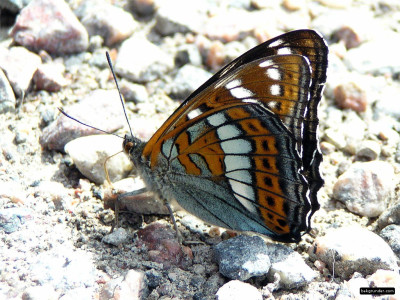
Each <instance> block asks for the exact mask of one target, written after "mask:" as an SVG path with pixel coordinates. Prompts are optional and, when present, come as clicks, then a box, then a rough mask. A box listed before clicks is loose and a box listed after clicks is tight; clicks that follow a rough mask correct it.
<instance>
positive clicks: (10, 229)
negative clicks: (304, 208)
mask: <svg viewBox="0 0 400 300" xmlns="http://www.w3.org/2000/svg"><path fill="white" fill-rule="evenodd" d="M36 2H38V1H36ZM110 2H112V4H113V6H114V7H122V8H124V9H125V11H126V12H129V13H128V14H129V15H130V16H133V17H134V20H133V21H131V20H130V19H129V18H128V19H124V18H125V17H126V16H125V15H123V17H118V13H115V12H114V11H112V10H111V9H108V8H103V7H102V6H101V5H100V4H99V3H108V2H107V1H105V2H96V4H94V3H95V2H93V1H67V4H68V5H69V7H70V8H71V10H72V11H73V12H74V14H75V15H76V16H77V17H78V19H79V20H80V22H81V23H82V24H84V26H85V28H86V30H87V31H89V39H88V40H87V41H86V46H85V43H84V42H82V41H85V37H84V35H85V34H84V33H82V32H79V33H77V36H79V39H78V38H77V42H76V45H73V46H74V47H75V48H73V49H69V48H68V47H66V48H64V49H62V50H60V49H54V48H52V45H51V43H52V42H51V41H50V42H49V43H48V44H46V43H44V44H40V43H39V41H36V44H34V45H30V46H27V45H25V44H24V42H26V38H21V36H20V39H19V40H18V37H17V35H16V34H14V36H13V37H11V36H9V35H8V33H9V31H10V29H11V28H12V26H13V24H14V22H15V16H17V15H18V14H20V9H18V8H15V7H14V6H13V4H12V3H15V2H13V1H10V3H11V4H7V5H8V6H6V3H9V2H8V1H6V2H4V3H1V4H0V9H1V10H0V18H1V19H0V26H1V27H0V57H1V61H0V70H1V69H4V70H6V69H7V67H6V66H5V63H6V61H5V59H6V58H5V57H6V56H5V55H4V54H3V53H4V52H1V51H2V49H9V48H11V46H12V45H13V43H14V41H15V40H18V43H17V44H22V45H25V46H24V48H26V49H31V50H32V52H35V53H38V54H39V56H38V57H39V59H38V61H39V63H38V64H37V65H36V67H35V66H34V67H32V68H33V70H34V71H33V72H32V74H31V75H29V74H27V76H28V77H29V79H28V81H27V84H26V86H24V83H23V82H24V79H22V78H19V77H18V76H16V79H15V81H13V82H12V88H13V90H14V92H13V93H14V94H15V95H16V100H10V98H6V97H4V96H3V92H2V95H1V96H2V98H1V99H0V100H1V101H2V106H1V111H2V113H1V114H0V124H1V126H0V149H1V153H0V226H1V227H0V245H1V251H0V258H1V260H0V299H60V298H61V299H114V298H115V299H134V298H135V297H139V296H138V295H141V296H140V297H143V298H147V299H214V298H215V295H216V293H217V292H218V291H219V292H218V293H221V294H219V299H229V298H230V297H229V294H228V293H225V294H224V293H222V292H223V291H222V290H221V289H220V288H221V287H222V286H223V285H224V284H226V283H228V282H229V281H230V279H228V278H227V277H226V276H223V275H221V273H220V272H219V271H218V264H217V263H216V260H215V258H214V248H213V246H214V245H215V244H218V243H219V242H221V240H222V239H224V237H225V236H226V233H224V234H222V235H219V234H218V230H216V229H215V228H212V229H211V232H207V233H203V231H209V230H210V228H209V227H208V226H206V225H203V224H200V225H199V224H198V223H196V221H193V220H192V219H190V216H187V215H185V214H184V213H178V214H177V221H178V226H179V229H180V231H181V232H182V234H183V236H184V238H185V240H189V241H198V242H201V243H194V244H193V245H190V246H189V247H188V248H185V249H183V254H182V253H181V252H179V251H181V250H179V251H178V250H177V251H178V252H174V251H175V250H174V247H175V246H173V245H171V246H170V248H169V252H168V253H167V254H166V256H167V257H168V259H169V260H172V258H173V257H175V256H174V255H175V254H174V253H177V254H176V257H178V256H179V259H177V260H176V261H175V262H174V263H172V264H171V265H169V266H167V265H168V264H166V263H160V261H158V260H157V259H156V258H157V256H158V255H160V252H157V251H158V250H149V244H146V243H141V242H140V241H141V240H144V238H143V236H146V234H147V233H146V232H141V231H139V232H138V230H140V229H142V228H146V226H147V225H148V224H154V223H157V224H161V225H157V226H161V227H160V228H161V229H159V228H158V227H156V228H155V229H153V230H154V231H156V232H158V231H157V230H160V232H162V233H160V235H162V234H165V235H166V236H167V238H166V239H167V240H168V237H169V235H170V234H173V230H172V226H171V225H170V223H169V217H168V215H167V214H166V211H165V208H163V207H162V205H160V204H159V203H158V204H156V203H157V202H156V201H155V200H154V202H152V201H153V199H152V197H151V195H147V196H146V197H145V198H144V200H143V199H142V200H143V201H144V202H143V203H144V204H143V207H142V208H141V209H142V210H141V211H138V210H136V211H133V212H132V211H131V212H130V213H122V214H121V215H120V222H119V223H120V226H121V227H122V230H120V231H118V233H117V234H115V235H112V236H110V235H109V232H110V229H111V227H112V225H113V223H114V212H113V210H112V209H110V208H105V207H104V201H105V200H107V199H109V198H110V196H109V194H110V187H109V185H108V184H107V183H104V184H102V182H103V181H104V176H103V175H102V176H100V175H99V176H100V178H98V177H96V175H98V173H101V170H102V168H103V167H102V163H101V162H97V160H96V158H94V156H96V151H97V150H98V149H99V147H102V146H104V145H106V146H107V147H105V148H107V149H106V150H104V151H105V153H107V155H111V154H113V153H116V152H117V151H119V150H116V151H115V150H114V149H115V148H117V149H121V147H120V146H119V145H120V144H121V145H122V139H118V138H115V140H114V141H115V142H114V141H111V142H110V141H109V140H100V141H99V143H100V146H93V147H94V149H92V148H91V144H92V143H91V142H89V145H87V146H83V145H82V144H79V145H81V146H78V148H79V149H80V151H81V152H80V153H78V154H75V153H72V150H71V152H69V154H66V153H65V151H64V147H63V145H64V144H65V141H63V143H61V140H62V138H63V137H65V136H67V135H68V137H70V138H71V139H72V138H75V137H77V136H80V135H82V136H83V135H88V134H94V133H96V132H95V131H91V132H89V131H90V129H87V128H82V127H81V126H80V125H79V124H75V123H72V125H71V124H66V123H63V122H61V123H54V122H57V120H59V111H58V109H57V108H58V107H61V108H63V109H65V110H67V111H68V112H69V113H70V114H71V115H73V116H74V117H76V118H78V119H80V120H83V121H84V122H87V123H88V124H90V125H93V126H95V127H98V128H101V129H104V130H106V131H113V132H116V133H117V134H118V135H120V136H123V135H124V134H125V133H126V132H127V131H128V127H127V125H126V123H125V119H124V116H123V114H122V109H121V106H120V102H119V99H118V94H117V92H116V91H115V84H114V82H113V81H112V79H111V77H110V72H109V69H108V67H107V63H106V60H105V56H104V53H105V51H106V50H107V51H110V53H111V56H112V58H113V59H114V60H115V59H116V62H115V69H116V71H117V73H118V74H119V77H122V79H120V84H121V86H122V92H123V94H124V96H125V99H126V101H127V102H126V103H127V104H126V107H127V114H128V119H129V120H130V123H131V126H132V128H133V131H134V133H135V134H136V135H138V136H140V137H141V138H144V139H148V138H149V137H150V136H151V134H152V133H153V132H154V131H155V130H156V129H157V128H158V127H159V126H160V125H161V124H162V122H163V120H165V119H166V118H167V117H168V116H169V115H170V114H171V113H172V112H173V111H174V109H175V108H176V107H178V105H179V103H180V102H181V101H182V100H183V99H184V98H185V97H186V96H187V95H188V93H190V92H192V91H193V90H194V89H195V88H196V87H197V86H199V85H200V84H201V83H202V82H204V81H205V80H206V79H207V78H208V77H209V76H210V75H211V74H212V73H214V72H215V71H217V70H218V69H219V68H220V67H221V66H222V65H223V64H224V63H225V62H227V61H229V60H231V59H233V58H235V57H236V56H238V55H240V54H241V53H242V52H244V51H245V50H247V49H250V48H251V47H252V46H255V45H256V44H258V43H259V42H261V41H263V40H265V39H268V38H271V37H273V36H275V35H278V34H280V33H282V32H285V31H289V30H294V29H300V28H312V29H316V30H318V31H320V32H321V33H322V34H323V35H324V37H325V38H326V39H327V41H328V44H329V46H330V53H331V56H330V67H329V72H328V82H327V86H326V90H325V94H324V98H323V100H322V102H321V105H320V123H321V126H320V137H321V148H322V151H323V154H324V161H323V165H322V167H321V169H322V173H323V175H324V177H325V185H324V187H323V188H322V189H321V191H320V193H319V201H320V203H321V209H320V210H319V211H317V212H316V213H315V216H314V219H313V228H314V229H313V231H312V233H311V235H307V236H305V237H304V238H303V241H302V242H300V243H299V244H298V245H295V244H291V245H287V246H288V247H289V248H291V249H293V250H295V251H297V252H298V253H300V254H301V256H302V259H303V260H304V261H305V262H306V264H307V265H308V266H309V267H311V268H312V269H313V270H314V271H315V274H317V276H316V277H315V278H314V279H312V280H310V282H308V284H307V285H304V286H302V287H298V288H294V289H289V288H278V289H268V288H267V287H268V284H270V283H271V281H270V280H269V279H267V278H266V276H256V277H252V278H250V279H248V280H245V282H246V283H249V284H250V285H251V287H255V288H256V289H257V293H256V294H255V296H254V297H253V296H251V298H254V299H261V298H259V297H262V298H263V299H275V298H276V299H310V298H313V299H327V298H332V299H333V298H335V297H338V296H339V295H341V296H343V297H348V298H349V299H350V298H351V297H352V295H353V297H354V293H353V294H352V288H351V287H349V286H350V285H347V286H346V281H347V280H349V279H350V278H342V277H341V276H340V274H335V273H333V272H332V270H331V269H329V268H326V267H324V266H320V265H318V264H317V263H315V261H319V260H318V259H317V260H315V259H312V255H310V252H309V249H311V245H312V244H313V242H314V240H315V238H316V237H318V236H321V237H322V236H324V235H325V234H327V233H328V232H329V230H331V229H335V228H342V227H346V226H350V225H354V224H356V225H359V226H362V227H363V228H364V229H367V230H369V231H372V232H375V233H376V234H380V233H381V230H382V228H385V227H387V225H391V224H392V225H393V224H394V225H398V224H400V221H399V215H400V214H399V213H398V211H399V210H398V191H399V182H400V176H399V161H400V143H399V141H400V136H399V130H400V105H399V102H398V99H399V96H398V95H399V92H400V83H399V72H400V61H399V59H398V47H399V46H400V34H399V29H400V5H399V4H397V2H396V1H389V0H387V1H372V2H371V3H369V4H362V3H360V2H358V1H322V0H321V1H307V0H304V1H274V3H271V2H270V1H256V0H255V1H232V2H230V1H221V2H218V1H217V2H214V1H207V2H204V3H203V2H202V3H201V4H196V5H188V4H187V3H186V2H184V1H183V2H182V1H171V2H169V3H168V4H166V3H161V2H160V3H157V2H156V4H154V3H153V1H150V0H149V1H132V2H128V1H110ZM82 3H83V4H82ZM185 3H186V4H185ZM193 3H194V2H193ZM6 7H7V9H6ZM256 13H259V14H260V15H261V17H260V15H258V14H256ZM104 15H105V16H106V17H105V18H104V17H103V16H104ZM104 19H106V20H107V21H104ZM93 20H94V22H93ZM31 22H32V20H31ZM102 22H104V24H103V23H102ZM96 24H97V25H98V24H102V25H104V27H101V28H96V26H95V25H96ZM51 26H52V25H51V24H49V27H51ZM107 26H109V27H107ZM104 28H107V29H106V30H102V29H104ZM96 30H97V31H96ZM129 30H131V31H130V32H129ZM86 34H87V33H86ZM130 36H134V39H135V40H134V41H133V42H131V44H130V45H129V44H124V41H125V40H127V39H128V38H129V37H130ZM144 36H146V37H147V40H145V41H144V40H143V39H144V38H143V37H144ZM58 38H60V39H61V37H58ZM86 38H87V37H86ZM149 41H150V42H151V43H152V45H148V44H147V43H149ZM45 42H46V41H45ZM53 43H54V42H53ZM39 44H40V45H39ZM139 45H140V46H139ZM153 46H154V47H153ZM35 47H38V48H42V49H43V48H44V49H47V51H40V50H38V49H37V48H35ZM46 47H47V48H46ZM71 47H72V46H71ZM80 47H83V48H84V49H81V50H79V49H80ZM67 48H68V49H67ZM141 49H146V51H147V52H146V51H142V52H140V51H139V50H141ZM70 50H71V52H68V51H70ZM159 51H162V53H161V52H159ZM143 52H144V53H143ZM10 55H11V54H10ZM14 55H15V54H14ZM18 55H19V54H18ZM18 55H17V56H18ZM25 55H26V54H21V57H24V58H26V57H27V56H25ZM147 56H150V58H147ZM10 61H11V60H10ZM11 63H14V64H15V65H14V66H15V67H14V69H15V70H17V64H18V63H17V62H11ZM45 63H46V64H48V65H51V67H52V71H54V70H55V71H54V73H51V72H50V73H46V70H44V71H43V73H44V74H45V75H46V74H47V75H46V76H47V77H46V76H44V78H45V79H44V80H43V82H44V83H45V84H44V85H43V83H42V81H41V80H40V79H39V78H38V77H37V75H35V77H34V76H33V74H34V73H35V72H36V70H37V69H38V65H39V64H45ZM34 64H35V58H32V59H31V58H29V59H27V62H26V63H25V65H23V68H22V71H21V72H19V73H18V74H25V73H28V69H29V70H30V68H31V66H32V65H34ZM185 64H186V66H185V67H184V65H185ZM188 65H189V67H187V66H188ZM149 66H150V67H149ZM11 68H13V67H11ZM136 70H140V72H139V71H138V72H137V73H134V72H135V71H136ZM5 73H6V74H8V77H11V75H10V73H11V72H10V71H9V72H8V73H7V72H5ZM48 74H53V75H48ZM0 75H1V74H0ZM32 78H34V79H32ZM11 81H12V80H10V82H11ZM2 82H3V81H2ZM0 89H3V90H4V91H5V88H3V86H0ZM98 90H110V91H112V93H108V92H105V91H101V92H99V94H96V96H94V97H93V95H92V98H94V100H91V98H90V96H89V95H91V93H92V92H93V91H98ZM22 95H24V97H22ZM3 99H6V100H3ZM13 101H14V102H13ZM85 101H86V102H85ZM10 103H11V104H10ZM74 105H76V107H75V108H74ZM14 107H16V108H15V109H14ZM64 122H66V121H64ZM52 124H53V125H52ZM54 124H56V125H54ZM51 126H53V127H51ZM49 128H50V129H49ZM71 128H72V129H71ZM66 132H67V133H66ZM93 144H94V142H93ZM93 144H92V145H93ZM60 145H61V146H60ZM113 145H114V146H115V145H117V146H115V147H114V148H113V147H112V146H113ZM99 151H100V150H99ZM102 151H103V150H102ZM82 152H83V154H82ZM86 154H88V156H90V157H89V158H87V159H86V156H82V155H86ZM107 155H106V156H107ZM73 157H84V159H83V160H85V161H86V160H90V161H92V160H93V161H94V164H95V165H97V169H95V168H94V167H93V168H92V169H90V168H91V167H86V168H89V170H88V175H87V174H85V175H86V176H84V175H82V173H83V172H82V170H80V169H78V168H77V166H78V163H77V161H76V159H73ZM118 157H119V158H118ZM121 157H122V154H120V156H117V157H116V158H113V159H116V160H117V161H118V162H117V163H116V166H115V168H116V171H115V177H113V178H112V181H114V182H116V181H119V180H120V179H122V178H124V177H127V174H128V172H129V171H130V169H131V168H132V166H130V165H129V162H126V161H125V162H124V161H123V158H121ZM96 162H97V163H96ZM371 162H377V163H381V164H377V165H374V167H372V168H369V167H368V168H367V167H365V168H364V166H365V165H364V164H365V163H371ZM360 163H361V165H358V164H360ZM99 166H100V167H99ZM112 168H114V167H112ZM352 168H353V169H354V170H353V169H352ZM96 170H97V171H96ZM98 170H100V171H98ZM349 170H350V171H352V170H353V171H352V172H350V171H349ZM382 170H383V171H382ZM380 171H381V172H380ZM133 174H134V170H133ZM343 174H347V177H346V179H345V180H343V178H345V177H341V179H342V181H341V180H340V178H339V177H340V176H341V175H343ZM360 174H362V175H360ZM365 174H367V175H365ZM368 174H370V177H368V176H369V175H368ZM371 174H372V175H371ZM113 176H114V175H113ZM88 178H89V179H88ZM368 178H374V179H373V180H369V179H368ZM133 184H140V182H137V181H135V182H134V183H133ZM348 184H350V189H349V188H348V187H347V188H346V185H348ZM149 199H150V200H151V201H150V204H149V202H148V200H149ZM338 200H339V201H338ZM110 201H112V200H110ZM157 205H158V206H157ZM396 205H397V206H396ZM108 206H112V205H108ZM126 206H128V205H126ZM393 207H394V208H393ZM396 207H397V210H396ZM389 208H392V209H389ZM128 209H129V208H128ZM143 212H145V214H142V213H143ZM199 228H200V229H199ZM395 229H396V230H398V229H397V228H395ZM395 229H393V230H395ZM215 232H216V233H217V234H214V233H215ZM349 232H350V231H349ZM158 238H159V237H158ZM384 239H385V238H384ZM391 239H392V240H391V241H390V242H388V244H389V245H390V247H391V249H393V251H394V253H395V254H396V255H397V258H396V259H397V260H398V255H399V252H400V251H398V252H396V247H398V249H400V246H399V242H398V239H397V242H396V238H395V237H394V238H391ZM155 240H156V241H155V242H154V241H153V242H151V243H157V238H155ZM171 240H173V238H172V239H171ZM343 240H346V239H345V238H343ZM388 240H390V238H388ZM152 251H153V252H152ZM185 251H186V252H185ZM391 251H392V250H391ZM188 253H189V254H188ZM180 255H183V256H182V257H181V256H180ZM185 255H187V256H189V257H190V261H189V262H188V261H186V260H185V257H186V256H185ZM161 256H162V255H161ZM176 257H175V258H176ZM181 258H182V259H181ZM366 263H367V264H368V263H370V262H369V261H368V260H367V262H366ZM360 272H361V271H360ZM394 272H395V273H396V272H397V275H398V270H396V269H394ZM361 273H362V272H361ZM357 276H360V277H357ZM357 276H356V278H361V279H365V280H366V278H367V276H366V275H365V274H362V275H357ZM361 279H360V280H361ZM396 280H397V281H395V282H396V284H397V283H399V282H400V280H398V278H397V279H396ZM116 287H119V288H116ZM269 287H270V286H269ZM246 288H247V287H243V288H242V287H239V289H242V290H243V291H245V290H246ZM398 291H399V289H398V290H397V292H398ZM118 293H119V294H118ZM246 295H253V294H251V292H248V294H246ZM236 296H238V295H236ZM231 299H233V298H231ZM237 299H240V298H237ZM346 299H347V298H346ZM382 299H383V298H382ZM386 299H387V298H386Z"/></svg>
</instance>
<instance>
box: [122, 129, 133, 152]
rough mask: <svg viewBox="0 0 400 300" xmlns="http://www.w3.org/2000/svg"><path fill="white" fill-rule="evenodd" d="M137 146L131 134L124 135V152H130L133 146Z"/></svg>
mask: <svg viewBox="0 0 400 300" xmlns="http://www.w3.org/2000/svg"><path fill="white" fill-rule="evenodd" d="M134 147H135V143H134V141H133V139H132V138H131V137H130V136H129V135H127V134H126V135H125V137H124V142H123V143H122V148H123V149H124V152H125V153H126V154H129V153H130V152H131V150H132V148H134Z"/></svg>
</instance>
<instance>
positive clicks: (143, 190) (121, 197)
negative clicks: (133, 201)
mask: <svg viewBox="0 0 400 300" xmlns="http://www.w3.org/2000/svg"><path fill="white" fill-rule="evenodd" d="M145 192H147V189H146V188H141V189H138V190H135V191H132V192H127V193H123V194H120V195H118V197H117V200H116V201H115V204H114V214H115V221H114V224H113V226H112V227H111V232H113V231H114V229H115V228H118V216H119V207H120V202H121V201H122V199H123V198H125V197H132V196H136V195H140V194H143V193H145Z"/></svg>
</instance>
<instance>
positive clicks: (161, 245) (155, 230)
mask: <svg viewBox="0 0 400 300" xmlns="http://www.w3.org/2000/svg"><path fill="white" fill-rule="evenodd" d="M138 237H139V239H138V241H137V244H138V246H139V247H140V246H146V247H147V249H148V250H149V252H148V254H149V259H150V260H151V261H154V262H157V263H162V264H163V265H164V268H170V267H171V266H178V267H180V268H182V269H185V268H187V267H189V266H190V265H191V264H192V260H193V253H192V251H191V249H190V248H189V247H186V246H183V245H181V244H180V243H179V241H178V239H177V238H176V236H175V232H174V231H173V230H172V229H171V228H169V227H167V226H166V225H162V224H160V223H152V224H150V225H148V226H147V227H146V228H143V229H141V230H139V231H138Z"/></svg>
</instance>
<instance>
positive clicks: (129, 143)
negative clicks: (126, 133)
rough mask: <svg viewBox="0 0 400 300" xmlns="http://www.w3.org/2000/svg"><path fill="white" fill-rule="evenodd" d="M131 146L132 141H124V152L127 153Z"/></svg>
mask: <svg viewBox="0 0 400 300" xmlns="http://www.w3.org/2000/svg"><path fill="white" fill-rule="evenodd" d="M133 146H134V144H133V142H127V143H124V151H125V152H126V153H129V152H130V150H131V149H132V148H133Z"/></svg>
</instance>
